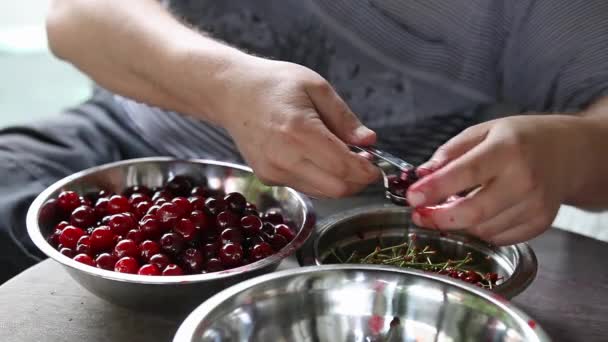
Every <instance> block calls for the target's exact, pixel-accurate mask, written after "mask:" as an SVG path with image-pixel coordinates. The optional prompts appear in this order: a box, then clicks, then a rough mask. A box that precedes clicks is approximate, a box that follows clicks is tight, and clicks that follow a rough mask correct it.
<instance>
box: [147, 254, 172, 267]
mask: <svg viewBox="0 0 608 342" xmlns="http://www.w3.org/2000/svg"><path fill="white" fill-rule="evenodd" d="M148 262H149V263H150V264H153V265H156V267H158V268H159V269H161V270H164V269H165V267H167V265H169V263H170V262H171V260H169V257H167V256H166V255H164V254H161V253H158V254H154V255H153V256H151V257H150V260H148Z"/></svg>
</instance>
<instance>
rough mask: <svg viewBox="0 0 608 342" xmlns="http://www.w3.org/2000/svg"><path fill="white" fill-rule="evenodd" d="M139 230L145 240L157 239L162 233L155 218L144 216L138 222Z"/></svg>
mask: <svg viewBox="0 0 608 342" xmlns="http://www.w3.org/2000/svg"><path fill="white" fill-rule="evenodd" d="M139 230H140V231H141V232H142V233H143V237H144V238H145V239H152V240H154V239H158V238H160V236H161V235H162V233H163V230H162V229H161V227H160V223H159V222H158V220H157V219H156V217H155V216H152V215H146V216H144V217H143V218H142V219H141V220H140V221H139Z"/></svg>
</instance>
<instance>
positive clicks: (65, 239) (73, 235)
mask: <svg viewBox="0 0 608 342" xmlns="http://www.w3.org/2000/svg"><path fill="white" fill-rule="evenodd" d="M83 235H84V230H82V229H80V228H78V227H74V226H67V227H65V228H63V230H62V231H61V234H60V235H59V243H60V244H62V245H63V247H67V248H72V249H75V248H76V244H77V243H78V239H80V237H81V236H83Z"/></svg>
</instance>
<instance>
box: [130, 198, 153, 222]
mask: <svg viewBox="0 0 608 342" xmlns="http://www.w3.org/2000/svg"><path fill="white" fill-rule="evenodd" d="M150 207H152V202H148V201H142V202H139V203H137V204H136V205H135V206H133V214H135V217H136V218H137V219H141V218H142V217H144V216H145V215H146V213H148V210H149V209H150Z"/></svg>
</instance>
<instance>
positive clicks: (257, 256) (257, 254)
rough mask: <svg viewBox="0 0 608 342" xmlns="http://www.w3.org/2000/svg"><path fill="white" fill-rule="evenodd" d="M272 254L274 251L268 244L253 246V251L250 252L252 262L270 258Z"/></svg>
mask: <svg viewBox="0 0 608 342" xmlns="http://www.w3.org/2000/svg"><path fill="white" fill-rule="evenodd" d="M273 253H274V251H273V250H272V247H271V246H270V245H269V244H268V243H266V242H262V243H259V244H257V245H255V246H253V249H252V250H251V258H252V259H253V260H261V259H264V258H266V257H269V256H271V255H272V254H273Z"/></svg>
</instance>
